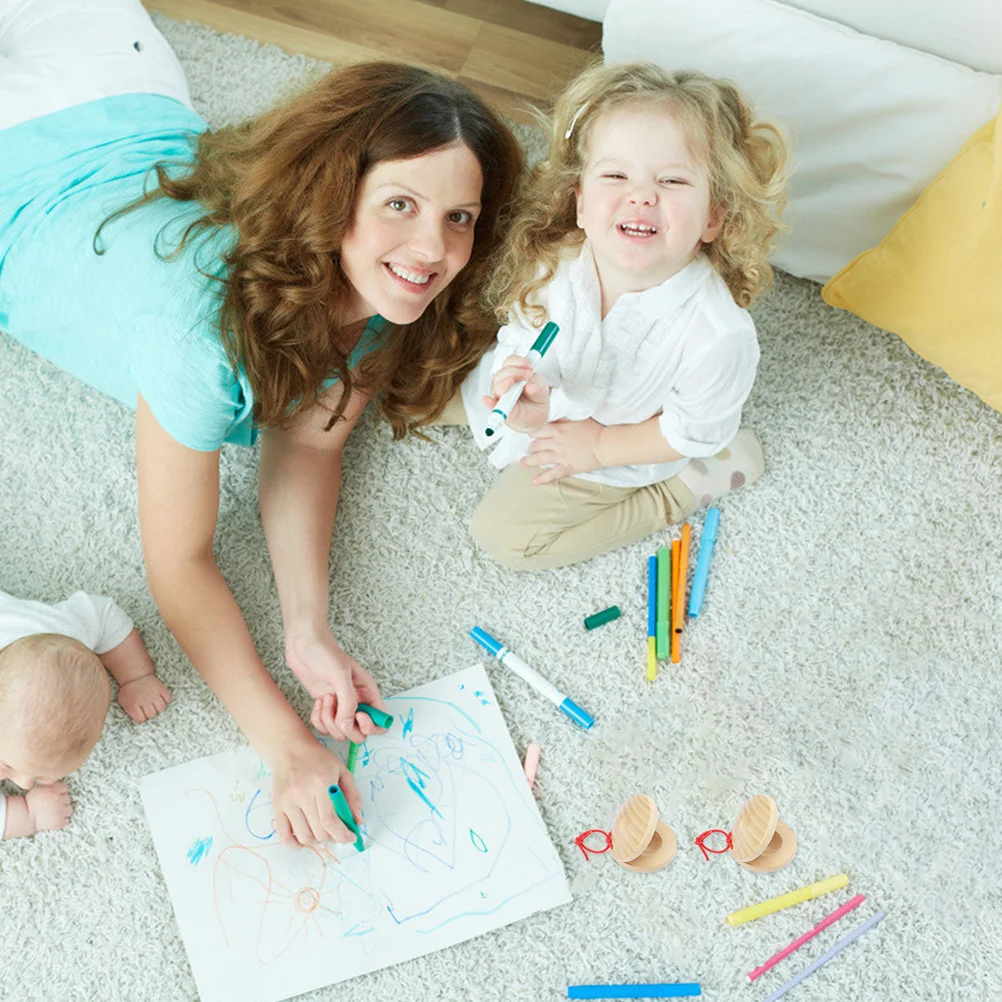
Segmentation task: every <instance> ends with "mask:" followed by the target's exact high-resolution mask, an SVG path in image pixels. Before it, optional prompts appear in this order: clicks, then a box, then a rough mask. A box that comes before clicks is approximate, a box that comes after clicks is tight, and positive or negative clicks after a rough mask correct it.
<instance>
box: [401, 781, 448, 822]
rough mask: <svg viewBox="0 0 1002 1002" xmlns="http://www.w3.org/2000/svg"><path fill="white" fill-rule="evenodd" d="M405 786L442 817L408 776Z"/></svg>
mask: <svg viewBox="0 0 1002 1002" xmlns="http://www.w3.org/2000/svg"><path fill="white" fill-rule="evenodd" d="M407 785H408V786H409V787H410V788H411V789H412V790H413V791H414V792H415V793H416V794H417V795H418V796H419V797H420V798H421V799H422V800H423V801H424V802H425V803H426V804H427V805H428V806H429V807H430V808H431V809H432V811H434V813H435V814H437V815H438V816H439V817H442V812H441V811H440V810H439V809H438V808H437V807H436V806H435V805H434V804H433V803H432V802H431V801H430V800H429V799H428V798H427V797H426V796H425V795H424V791H423V790H422V789H421V787H419V786H418V785H417V783H415V782H414V780H413V779H411V778H410V776H408V777H407Z"/></svg>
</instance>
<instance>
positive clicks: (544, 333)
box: [529, 320, 560, 357]
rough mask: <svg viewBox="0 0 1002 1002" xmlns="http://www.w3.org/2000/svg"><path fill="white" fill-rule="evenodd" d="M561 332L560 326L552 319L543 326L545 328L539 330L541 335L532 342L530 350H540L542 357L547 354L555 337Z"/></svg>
mask: <svg viewBox="0 0 1002 1002" xmlns="http://www.w3.org/2000/svg"><path fill="white" fill-rule="evenodd" d="M559 333H560V328H559V327H558V326H557V325H556V324H555V323H554V322H553V321H552V320H551V321H550V322H549V323H547V324H545V325H544V326H543V329H542V330H541V331H540V332H539V337H537V338H536V340H535V341H533V343H532V347H531V348H530V349H529V350H530V351H538V352H539V354H540V357H542V356H543V355H545V354H546V352H547V350H548V349H549V347H550V345H551V344H553V339H554V338H555V337H556V336H557V334H559Z"/></svg>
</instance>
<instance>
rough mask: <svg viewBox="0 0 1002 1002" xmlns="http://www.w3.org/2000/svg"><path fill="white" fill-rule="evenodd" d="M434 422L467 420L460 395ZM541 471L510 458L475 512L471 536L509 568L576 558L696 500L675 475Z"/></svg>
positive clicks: (680, 515) (687, 511) (674, 516)
mask: <svg viewBox="0 0 1002 1002" xmlns="http://www.w3.org/2000/svg"><path fill="white" fill-rule="evenodd" d="M435 424H463V425H465V424H466V410H465V409H464V407H463V401H462V399H461V398H460V396H459V394H456V396H454V397H453V398H452V400H450V401H449V403H448V404H447V405H446V408H445V410H444V411H443V412H442V415H441V417H439V418H438V419H437V420H436V421H435ZM539 472H540V471H539V468H538V467H529V466H522V465H521V463H512V465H511V466H508V467H506V468H505V469H503V470H502V471H501V473H500V474H499V475H498V478H497V480H495V481H494V484H493V486H492V487H491V489H490V490H489V491H488V492H487V494H486V495H485V496H484V499H483V501H481V502H480V504H478V505H477V507H476V510H475V511H474V512H473V521H472V523H471V528H472V531H473V538H474V539H476V541H477V542H478V543H479V544H480V545H481V546H482V547H483V548H484V549H485V550H486V551H487V552H488V553H489V554H490V555H491V556H492V557H493V558H494V559H495V560H497V561H498V562H499V563H502V564H504V565H505V566H506V567H515V568H518V569H520V570H538V569H541V568H544V567H563V566H564V565H565V564H576V563H579V562H580V561H582V560H587V559H588V558H589V557H595V556H598V554H600V553H605V552H607V551H608V550H614V549H616V548H617V547H620V546H626V545H627V544H628V543H634V542H636V541H637V540H638V539H643V538H644V537H645V536H650V535H651V534H652V533H655V532H660V531H661V530H662V529H664V528H665V527H666V526H668V525H671V524H672V523H674V522H681V521H682V520H683V519H685V518H688V517H689V516H690V515H691V514H692V513H693V512H694V511H695V510H696V508H698V507H699V502H698V500H697V499H696V497H695V496H694V495H693V493H692V491H690V490H689V488H688V487H686V486H685V484H683V483H682V481H681V480H679V479H678V477H672V479H671V480H664V481H662V482H660V483H657V484H651V485H649V486H648V487H609V486H607V485H606V484H598V483H595V482H594V481H593V480H585V479H583V478H581V477H564V478H563V479H562V480H556V481H554V482H553V483H549V484H541V485H540V486H536V485H535V484H533V482H532V478H533V477H535V476H537V475H538V474H539Z"/></svg>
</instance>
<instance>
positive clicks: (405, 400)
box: [95, 63, 524, 438]
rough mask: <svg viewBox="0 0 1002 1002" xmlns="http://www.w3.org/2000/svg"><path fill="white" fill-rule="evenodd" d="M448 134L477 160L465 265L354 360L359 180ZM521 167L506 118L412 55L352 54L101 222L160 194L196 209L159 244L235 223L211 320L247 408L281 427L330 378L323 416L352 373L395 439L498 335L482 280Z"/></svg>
mask: <svg viewBox="0 0 1002 1002" xmlns="http://www.w3.org/2000/svg"><path fill="white" fill-rule="evenodd" d="M455 143H464V144H465V145H466V146H468V147H469V148H470V150H471V151H472V152H473V153H474V155H475V156H476V158H477V160H478V162H479V164H480V167H481V170H482V172H483V190H482V192H481V211H480V215H479V217H478V219H477V222H476V229H475V239H474V244H473V251H472V254H471V255H470V259H469V263H468V264H467V265H466V267H465V268H463V270H462V271H461V272H460V273H459V274H458V275H457V276H456V278H455V279H454V280H453V281H452V283H451V284H450V285H449V286H448V287H447V288H445V289H444V290H443V291H442V292H440V293H439V295H438V296H436V298H435V299H434V300H433V302H432V303H431V304H430V305H429V307H428V309H426V310H425V312H424V313H423V314H422V316H421V317H420V318H419V319H418V320H416V321H415V322H414V323H411V324H407V325H405V326H396V325H392V324H389V325H387V328H386V330H385V332H384V335H383V337H382V339H381V343H380V346H379V348H378V349H377V350H375V351H372V352H370V353H369V354H368V355H366V356H365V357H364V358H363V359H362V361H361V362H360V363H359V365H358V368H357V370H356V371H355V372H352V371H351V369H349V367H348V362H347V355H346V353H345V352H344V351H343V350H342V349H341V348H340V347H339V346H338V342H339V338H338V333H339V332H340V330H341V329H342V326H343V310H344V308H345V306H346V304H347V302H348V300H349V297H350V295H351V292H352V289H351V286H350V284H349V282H348V280H347V278H346V277H345V275H344V272H343V271H342V269H341V266H340V261H339V249H340V246H341V240H342V238H343V236H344V235H345V233H346V232H347V230H348V229H349V227H350V226H351V223H352V218H353V211H354V207H355V201H356V195H357V192H358V189H359V186H360V184H361V182H362V179H363V177H364V176H365V174H366V172H367V171H369V170H371V169H372V168H373V167H374V166H375V165H376V164H379V163H382V162H384V161H388V160H405V159H410V158H413V157H417V156H421V155H422V154H424V153H428V152H431V151H433V150H438V149H441V148H442V147H445V146H449V145H451V144H455ZM523 164H524V160H523V154H522V151H521V148H520V147H519V145H518V143H517V141H516V140H515V138H514V136H513V135H512V133H511V130H510V129H509V128H508V127H507V126H506V125H505V124H504V122H503V121H502V120H501V119H500V118H499V117H498V116H497V115H496V114H494V112H492V111H491V110H490V109H489V108H488V107H487V106H486V105H485V104H484V103H483V102H482V101H480V99H479V98H477V97H476V96H475V95H474V94H473V93H471V92H470V91H469V90H468V89H467V88H466V87H464V86H463V85H462V84H460V83H457V82H455V81H452V80H449V79H447V78H446V77H443V76H440V75H439V74H436V73H431V72H428V71H426V70H422V69H418V68H416V67H412V66H405V65H402V64H396V63H363V64H359V65H356V66H352V67H349V68H347V69H343V70H339V71H333V72H331V73H329V74H327V75H326V76H325V77H324V78H322V79H321V80H320V81H319V82H318V83H316V84H315V85H314V86H313V87H311V88H310V89H309V90H308V91H307V92H306V93H304V94H302V95H300V96H298V97H297V98H295V99H294V100H292V101H291V102H290V103H288V104H287V105H285V106H284V107H280V108H277V109H275V110H273V111H270V112H267V113H265V114H263V115H260V116H258V117H257V118H254V119H252V120H251V121H249V122H247V123H245V124H242V125H237V126H230V127H227V128H222V129H217V130H208V131H206V132H203V133H201V134H200V135H199V137H198V140H197V146H196V147H195V149H194V156H193V160H192V163H191V164H190V165H187V167H188V169H186V170H178V168H177V165H169V164H165V163H161V164H157V165H156V166H155V167H154V170H155V172H156V180H157V184H156V187H152V188H151V189H150V190H149V191H148V192H147V193H146V194H145V195H144V196H143V197H142V198H141V199H139V200H137V201H136V202H134V203H132V204H130V205H128V206H126V207H125V208H124V209H121V210H119V211H118V212H116V213H114V214H113V215H112V216H110V217H109V218H108V219H106V220H105V222H104V223H103V224H102V228H103V226H104V225H106V224H107V223H108V222H110V221H111V220H112V219H114V218H116V217H117V216H119V215H121V214H122V213H123V212H130V211H133V210H134V209H137V208H140V207H141V206H143V205H145V204H147V203H149V202H152V201H154V200H157V199H161V198H172V199H175V200H176V201H178V202H198V203H199V205H200V206H201V207H202V208H204V210H205V211H204V214H203V215H201V216H200V217H199V218H198V219H197V220H195V221H194V222H193V223H192V224H191V225H190V226H188V227H187V229H186V230H185V232H184V235H183V237H182V239H181V241H180V242H179V243H178V245H177V247H175V248H174V249H173V250H172V251H171V253H170V254H168V255H164V256H166V257H172V256H174V255H177V254H179V253H180V252H181V250H182V249H183V248H184V246H185V244H186V242H187V241H188V240H189V239H192V238H194V237H196V236H198V235H201V234H206V235H210V234H213V233H216V232H217V231H218V229H219V228H220V227H224V226H231V227H232V228H233V231H234V233H235V240H234V243H233V245H232V247H231V248H230V250H229V251H228V252H227V253H226V254H225V255H224V257H223V261H224V263H225V265H226V277H225V278H224V279H222V281H223V284H224V288H223V291H222V306H221V308H220V312H219V331H220V336H221V338H222V342H223V344H224V346H225V348H226V352H227V355H228V357H229V360H230V364H231V365H232V366H233V367H234V369H237V368H238V367H239V368H242V369H243V370H244V372H245V373H246V375H247V379H248V381H249V382H250V385H251V389H252V390H253V394H254V419H255V421H256V422H257V423H258V424H259V425H263V426H267V425H276V426H284V425H287V424H288V423H289V422H290V421H291V420H292V418H293V417H294V416H295V415H296V414H298V413H299V412H300V411H301V410H302V409H304V408H306V407H308V406H310V405H311V404H313V403H314V402H315V401H316V400H317V396H318V394H319V393H320V391H321V390H322V389H323V384H324V381H325V380H327V379H328V378H329V377H330V376H332V375H336V376H337V377H338V378H339V379H340V381H341V382H342V384H343V385H344V392H343V393H342V395H341V399H340V403H339V404H338V406H337V408H336V409H335V411H334V413H333V414H332V416H331V419H330V422H329V424H328V428H330V427H331V426H333V424H334V422H335V421H336V420H337V419H338V418H339V417H340V416H341V412H342V411H343V408H344V406H345V404H346V403H347V401H348V397H349V396H350V395H351V392H352V389H353V388H354V387H355V386H361V387H363V388H365V389H366V390H368V391H370V392H372V393H373V395H374V397H375V399H376V400H377V402H378V404H379V406H380V408H381V410H382V412H383V415H384V416H385V417H386V418H387V420H388V421H389V422H390V424H391V425H392V427H393V434H394V437H395V438H400V437H402V436H403V435H405V434H406V433H407V432H408V431H410V430H412V429H413V428H414V427H415V426H416V425H417V424H419V423H421V422H422V420H424V419H426V418H429V417H433V416H436V415H437V414H439V413H440V412H441V411H442V409H443V408H444V406H445V404H446V403H447V402H448V400H449V398H450V397H451V396H452V394H453V392H454V390H455V388H456V386H458V384H459V382H460V381H461V380H462V378H463V376H465V374H466V373H467V372H469V370H470V369H471V368H472V367H473V365H474V364H475V363H476V361H477V359H479V357H480V356H481V355H482V354H483V352H484V351H485V350H486V349H487V347H488V346H489V345H490V344H491V342H492V340H493V338H494V335H495V334H496V332H497V325H496V324H493V323H492V322H491V320H490V318H489V317H488V316H487V315H485V314H484V312H483V310H482V308H481V306H480V292H481V290H482V288H483V286H484V285H485V283H486V280H487V276H488V272H489V270H490V267H491V264H492V261H493V259H494V257H495V255H496V252H497V250H498V248H499V246H500V243H501V239H502V235H503V233H504V230H505V228H506V221H507V214H508V211H509V208H510V205H511V202H512V198H513V194H514V190H515V188H516V185H517V183H518V180H519V177H520V175H521V173H522V169H523ZM99 236H100V230H99V231H98V234H97V235H96V236H95V249H97V240H98V237H99Z"/></svg>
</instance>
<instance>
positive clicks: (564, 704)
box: [470, 626, 595, 730]
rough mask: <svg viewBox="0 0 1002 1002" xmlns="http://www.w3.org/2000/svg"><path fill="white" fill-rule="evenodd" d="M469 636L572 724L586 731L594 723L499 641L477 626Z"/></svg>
mask: <svg viewBox="0 0 1002 1002" xmlns="http://www.w3.org/2000/svg"><path fill="white" fill-rule="evenodd" d="M470 636H471V637H472V638H473V639H474V640H475V641H476V642H477V643H478V644H479V645H480V646H481V647H482V648H483V649H484V650H485V651H487V653H488V654H490V655H491V656H492V657H495V658H497V660H498V661H500V662H501V664H503V665H504V666H505V668H509V669H511V671H513V672H514V673H515V674H516V675H518V676H519V678H521V679H522V680H523V681H525V682H528V683H529V685H531V686H532V687H533V689H535V690H536V692H538V693H539V694H540V695H541V696H545V697H546V698H547V699H548V700H550V701H551V702H553V703H555V704H556V705H557V706H559V707H560V709H561V710H563V712H564V713H566V714H567V716H568V717H570V718H571V720H573V721H574V723H576V724H578V725H579V726H581V727H583V728H584V729H585V730H588V729H589V728H590V727H591V725H592V724H594V723H595V718H594V717H593V716H592V715H591V714H590V713H588V712H587V710H582V709H581V707H580V706H578V705H577V703H575V702H574V701H573V700H572V699H569V698H568V697H567V696H565V695H564V694H563V693H562V692H561V691H560V690H559V689H558V688H557V687H556V686H555V685H552V684H551V683H549V682H547V681H546V679H545V678H543V676H542V675H540V674H539V673H538V672H537V671H536V670H535V669H534V668H530V667H529V665H527V664H526V663H525V662H524V661H523V660H522V659H521V658H520V657H519V656H518V655H517V654H515V653H514V651H512V650H511V649H510V648H508V647H505V646H504V644H502V643H501V641H499V640H495V639H494V638H493V637H492V636H491V635H490V634H489V633H488V632H487V631H486V630H482V629H481V628H480V627H479V626H474V627H473V629H472V630H470Z"/></svg>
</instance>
